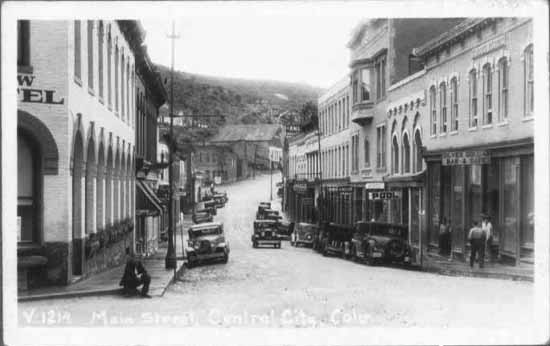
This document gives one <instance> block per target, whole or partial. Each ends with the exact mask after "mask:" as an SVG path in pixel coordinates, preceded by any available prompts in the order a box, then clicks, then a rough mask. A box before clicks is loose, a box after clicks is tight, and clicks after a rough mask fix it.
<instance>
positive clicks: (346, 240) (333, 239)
mask: <svg viewBox="0 0 550 346" xmlns="http://www.w3.org/2000/svg"><path fill="white" fill-rule="evenodd" d="M324 227H325V229H324V231H323V232H322V233H321V239H320V240H319V242H320V245H319V246H320V251H321V253H322V254H323V256H328V255H336V256H342V257H344V258H347V257H350V256H351V238H352V236H353V231H354V228H353V227H352V226H347V225H341V224H335V223H332V222H331V223H328V224H325V225H324Z"/></svg>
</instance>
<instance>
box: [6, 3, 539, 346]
mask: <svg viewBox="0 0 550 346" xmlns="http://www.w3.org/2000/svg"><path fill="white" fill-rule="evenodd" d="M243 6H247V7H249V6H254V8H255V9H256V11H257V13H258V14H284V15H288V16H306V17H307V16H311V15H316V12H317V10H318V9H320V8H323V9H329V10H330V12H331V14H332V15H334V16H339V15H343V12H344V11H343V10H342V9H343V8H344V6H357V10H358V11H362V12H363V13H365V17H388V16H391V17H431V16H438V17H468V16H484V15H485V16H526V17H529V16H532V17H533V18H534V35H533V41H534V44H535V47H536V48H535V50H534V54H535V55H534V60H535V66H536V67H537V73H536V74H535V85H536V89H535V94H536V95H535V113H536V114H538V117H537V119H536V127H535V150H536V163H535V186H537V190H536V192H537V193H536V196H535V209H536V220H535V223H536V229H537V232H536V233H535V253H536V260H535V273H536V280H535V284H534V291H535V295H536V296H535V301H536V303H535V311H534V314H535V315H536V317H537V321H538V322H539V323H538V325H536V326H532V327H533V328H531V329H529V330H526V331H525V333H521V334H513V335H512V334H510V333H507V332H506V331H502V330H499V331H493V330H476V329H453V328H449V329H425V328H423V329H420V328H407V329H398V328H368V329H367V328H365V329H359V328H340V329H329V328H325V329H314V330H312V329H244V328H231V329H214V328H208V329H207V330H205V329H202V328H189V329H185V330H178V329H175V328H170V329H168V328H159V329H149V328H141V329H138V328H125V329H124V330H120V329H115V328H110V329H102V328H97V329H96V328H94V329H93V330H90V329H86V328H74V329H40V328H21V329H17V325H16V324H17V317H16V316H17V303H16V294H17V293H16V283H17V280H16V266H15V260H14V259H15V258H16V251H15V246H10V245H11V244H15V233H14V232H10V231H9V230H13V229H15V216H16V208H15V206H16V197H15V196H16V186H17V184H14V180H15V179H14V176H13V175H12V174H10V173H9V172H15V171H16V169H17V166H16V153H15V148H17V146H16V118H15V116H14V114H16V109H17V107H16V94H15V90H16V82H15V81H16V69H15V68H14V67H15V52H16V49H15V28H16V27H15V20H16V19H17V18H21V17H24V18H27V19H69V18H76V17H78V18H88V17H90V16H92V17H95V18H98V17H101V18H105V19H114V18H140V19H141V18H152V17H162V18H164V19H165V20H169V19H170V17H174V16H176V15H175V14H176V13H185V15H197V16H199V15H203V16H234V17H235V18H238V16H239V13H240V11H241V9H242V7H243ZM547 6H548V5H547V3H546V2H544V1H537V0H532V1H525V2H522V1H505V0H502V1H492V2H487V1H482V0H479V1H467V2H466V1H459V0H456V1H437V0H433V1H431V0H430V1H428V0H425V1H420V0H417V1H403V0H396V1H391V2H384V1H379V0H373V1H368V2H359V3H358V2H351V1H349V2H344V1H326V2H321V3H312V2H309V1H301V2H298V1H297V2H270V3H259V2H246V3H238V2H229V3H217V2H209V3H204V2H201V3H176V2H162V3H152V2H97V3H94V2H32V3H29V2H17V3H16V2H7V3H6V2H5V3H3V6H2V10H3V11H2V34H3V37H2V101H3V102H2V120H1V121H2V149H3V153H2V154H3V155H2V172H3V175H2V187H3V192H4V193H3V195H2V206H3V208H2V230H3V231H4V232H2V244H3V246H4V249H3V250H4V252H3V253H4V260H3V262H2V263H3V267H2V272H3V281H4V283H5V285H4V287H3V288H4V289H3V291H2V294H3V298H4V312H3V316H2V321H3V323H4V328H5V329H4V331H5V335H4V340H5V342H6V344H9V345H14V344H28V345H36V344H37V342H40V343H41V344H48V345H59V344H64V343H80V344H86V345H92V344H93V345H99V344H104V345H113V344H181V343H186V344H191V343H193V344H201V343H206V342H207V343H208V344H224V345H227V344H237V343H238V344H242V345H279V344H296V343H307V344H332V345H336V344H351V343H353V344H365V343H376V344H380V343H383V344H433V343H441V342H442V340H447V342H449V343H454V344H469V343H476V344H479V343H486V342H491V343H506V344H513V343H545V342H547V341H548V337H549V331H548V326H549V323H548V322H549V320H548V318H549V317H548V316H549V302H548V297H549V293H550V292H549V286H548V273H549V260H548V253H549V251H548V250H549V238H550V235H549V232H548V229H549V225H550V223H549V216H548V215H549V213H548V208H549V205H550V204H549V192H550V191H549V180H548V179H549V175H550V167H549V165H550V158H549V155H548V148H549V145H550V142H549V139H548V133H549V132H548V131H549V120H548V114H549V104H548V91H549V88H548V75H547V72H548V55H547V54H548V7H547ZM342 46H343V47H344V46H345V42H342ZM343 49H344V48H343ZM539 72H540V73H539ZM8 149H9V150H8ZM538 230H543V231H538ZM480 294H484V293H483V292H480ZM411 299H414V297H413V298H411ZM487 318H490V316H488V317H487ZM518 319H521V316H518ZM152 331H154V332H152ZM206 335H208V340H206V338H205V336H206ZM449 336H452V339H451V338H449ZM38 340H40V341H38Z"/></svg>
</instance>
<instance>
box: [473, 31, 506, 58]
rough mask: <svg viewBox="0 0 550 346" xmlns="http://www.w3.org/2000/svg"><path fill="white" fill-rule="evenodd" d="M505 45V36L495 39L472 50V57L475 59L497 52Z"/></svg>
mask: <svg viewBox="0 0 550 346" xmlns="http://www.w3.org/2000/svg"><path fill="white" fill-rule="evenodd" d="M504 45H506V38H505V36H504V35H503V36H500V37H497V38H495V39H493V40H491V41H489V42H487V43H485V44H483V45H481V46H479V47H478V48H476V49H474V51H473V54H472V56H473V57H474V59H475V58H477V57H480V56H482V55H486V54H488V53H490V52H492V51H494V50H497V49H499V48H501V47H502V46H504Z"/></svg>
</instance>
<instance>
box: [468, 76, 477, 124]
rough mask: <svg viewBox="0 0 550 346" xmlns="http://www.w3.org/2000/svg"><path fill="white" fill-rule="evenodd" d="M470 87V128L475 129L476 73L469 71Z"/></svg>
mask: <svg viewBox="0 0 550 346" xmlns="http://www.w3.org/2000/svg"><path fill="white" fill-rule="evenodd" d="M468 81H469V86H470V88H469V89H470V127H472V128H473V127H477V71H476V70H475V69H473V70H471V71H470V75H469V79H468Z"/></svg>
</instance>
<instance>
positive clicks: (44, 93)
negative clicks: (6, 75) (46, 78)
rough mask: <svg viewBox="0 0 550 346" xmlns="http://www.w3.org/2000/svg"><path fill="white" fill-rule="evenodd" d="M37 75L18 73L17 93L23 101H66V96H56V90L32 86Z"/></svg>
mask: <svg viewBox="0 0 550 346" xmlns="http://www.w3.org/2000/svg"><path fill="white" fill-rule="evenodd" d="M35 78H36V77H35V76H33V75H18V76H17V85H18V86H19V88H17V95H18V96H19V99H20V101H21V102H26V103H45V104H49V105H62V104H64V103H65V99H64V98H61V99H60V98H56V97H55V95H54V94H55V90H45V89H36V88H32V84H33V83H34V80H35Z"/></svg>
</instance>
